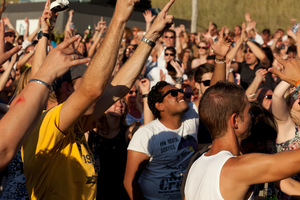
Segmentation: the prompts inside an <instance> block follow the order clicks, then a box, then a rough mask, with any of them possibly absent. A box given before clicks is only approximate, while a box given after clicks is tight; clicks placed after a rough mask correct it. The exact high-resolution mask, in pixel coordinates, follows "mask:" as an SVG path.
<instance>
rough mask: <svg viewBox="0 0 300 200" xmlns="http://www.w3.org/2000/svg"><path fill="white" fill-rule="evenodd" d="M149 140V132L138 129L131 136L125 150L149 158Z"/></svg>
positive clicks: (150, 152)
mask: <svg viewBox="0 0 300 200" xmlns="http://www.w3.org/2000/svg"><path fill="white" fill-rule="evenodd" d="M150 139H151V131H150V130H149V129H147V128H144V127H142V128H139V129H138V130H137V131H136V132H135V134H134V135H133V137H132V139H131V141H130V143H129V145H128V148H127V149H128V150H132V151H137V152H140V153H145V154H147V155H148V156H149V157H151V155H152V149H151V145H150V143H149V141H150Z"/></svg>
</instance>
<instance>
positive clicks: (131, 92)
mask: <svg viewBox="0 0 300 200" xmlns="http://www.w3.org/2000/svg"><path fill="white" fill-rule="evenodd" d="M134 92H135V93H136V94H137V93H138V90H130V91H129V92H128V94H133V93H134Z"/></svg>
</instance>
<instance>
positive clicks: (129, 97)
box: [125, 85, 139, 105]
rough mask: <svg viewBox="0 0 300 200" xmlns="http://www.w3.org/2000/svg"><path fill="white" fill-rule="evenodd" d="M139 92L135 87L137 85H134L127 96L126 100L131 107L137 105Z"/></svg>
mask: <svg viewBox="0 0 300 200" xmlns="http://www.w3.org/2000/svg"><path fill="white" fill-rule="evenodd" d="M138 92H139V91H138V89H137V88H136V87H135V85H133V86H132V88H131V89H130V91H129V92H128V94H127V95H126V96H125V99H126V101H127V102H128V104H129V105H131V104H135V103H136V100H137V95H138Z"/></svg>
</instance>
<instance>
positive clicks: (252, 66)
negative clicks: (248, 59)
mask: <svg viewBox="0 0 300 200" xmlns="http://www.w3.org/2000/svg"><path fill="white" fill-rule="evenodd" d="M256 65H257V61H256V62H255V63H253V64H251V65H249V68H250V69H252V70H253V69H254V68H255V66H256Z"/></svg>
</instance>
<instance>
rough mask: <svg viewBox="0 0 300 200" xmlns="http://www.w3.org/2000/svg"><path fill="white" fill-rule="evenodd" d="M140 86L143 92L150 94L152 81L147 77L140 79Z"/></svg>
mask: <svg viewBox="0 0 300 200" xmlns="http://www.w3.org/2000/svg"><path fill="white" fill-rule="evenodd" d="M139 88H140V90H141V92H142V94H148V93H149V91H150V81H149V79H147V78H143V79H142V80H140V81H139Z"/></svg>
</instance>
